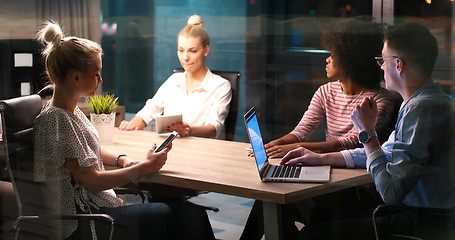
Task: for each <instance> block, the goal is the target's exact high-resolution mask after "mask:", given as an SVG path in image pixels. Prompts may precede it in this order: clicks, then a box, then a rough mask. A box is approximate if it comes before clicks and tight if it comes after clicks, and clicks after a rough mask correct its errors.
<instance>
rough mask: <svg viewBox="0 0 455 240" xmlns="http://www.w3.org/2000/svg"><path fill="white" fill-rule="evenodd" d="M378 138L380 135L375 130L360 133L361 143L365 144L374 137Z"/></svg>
mask: <svg viewBox="0 0 455 240" xmlns="http://www.w3.org/2000/svg"><path fill="white" fill-rule="evenodd" d="M377 136H378V134H377V133H376V131H374V130H373V131H365V130H363V131H361V132H360V133H359V142H360V143H363V144H364V143H367V142H368V141H370V139H371V138H372V137H377Z"/></svg>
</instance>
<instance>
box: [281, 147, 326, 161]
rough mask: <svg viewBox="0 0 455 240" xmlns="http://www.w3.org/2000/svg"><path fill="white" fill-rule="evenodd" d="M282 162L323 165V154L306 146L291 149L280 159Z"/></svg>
mask: <svg viewBox="0 0 455 240" xmlns="http://www.w3.org/2000/svg"><path fill="white" fill-rule="evenodd" d="M280 164H290V165H323V163H322V155H321V154H317V153H315V152H312V151H310V150H308V149H306V148H304V147H299V148H296V149H294V150H291V151H289V152H288V153H287V154H286V155H285V156H284V157H283V158H282V159H281V161H280Z"/></svg>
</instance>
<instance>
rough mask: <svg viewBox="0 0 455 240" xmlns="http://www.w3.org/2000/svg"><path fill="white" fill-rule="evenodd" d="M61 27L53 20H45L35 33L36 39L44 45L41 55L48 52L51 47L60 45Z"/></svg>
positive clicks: (61, 37)
mask: <svg viewBox="0 0 455 240" xmlns="http://www.w3.org/2000/svg"><path fill="white" fill-rule="evenodd" d="M63 37H64V36H63V31H62V28H61V27H60V26H59V25H58V24H57V23H56V22H54V21H47V22H45V23H44V25H43V27H42V28H41V29H40V30H39V31H38V33H37V34H36V39H37V40H38V41H39V42H41V43H42V44H44V45H45V49H44V50H43V55H47V54H49V52H50V51H51V50H52V48H54V47H57V46H60V45H61V41H62V39H63Z"/></svg>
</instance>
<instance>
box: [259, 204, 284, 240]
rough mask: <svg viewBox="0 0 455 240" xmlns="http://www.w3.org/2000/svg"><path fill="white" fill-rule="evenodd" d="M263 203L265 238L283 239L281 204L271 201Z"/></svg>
mask: <svg viewBox="0 0 455 240" xmlns="http://www.w3.org/2000/svg"><path fill="white" fill-rule="evenodd" d="M263 203H264V207H263V208H264V209H263V211H264V234H265V239H267V240H270V239H273V240H275V239H276V240H279V239H283V222H282V217H281V216H282V215H281V205H280V204H276V203H271V202H263Z"/></svg>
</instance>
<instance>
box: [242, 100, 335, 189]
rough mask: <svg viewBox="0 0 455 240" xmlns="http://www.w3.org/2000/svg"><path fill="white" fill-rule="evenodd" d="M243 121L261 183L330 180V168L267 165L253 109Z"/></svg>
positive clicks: (267, 161)
mask: <svg viewBox="0 0 455 240" xmlns="http://www.w3.org/2000/svg"><path fill="white" fill-rule="evenodd" d="M244 120H245V125H246V129H247V132H248V137H249V139H250V142H251V147H252V148H253V152H254V158H255V160H256V165H257V168H258V171H259V176H260V177H261V180H262V181H285V182H328V181H329V180H330V166H291V165H278V164H271V163H269V160H268V157H267V154H266V152H265V148H264V142H263V140H262V136H261V131H260V129H259V124H258V120H257V116H256V111H255V110H254V107H252V108H251V109H250V110H249V111H248V112H247V113H246V114H245V115H244Z"/></svg>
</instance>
